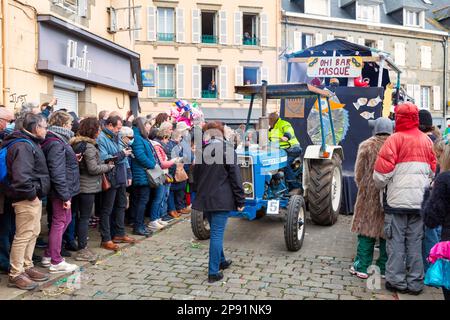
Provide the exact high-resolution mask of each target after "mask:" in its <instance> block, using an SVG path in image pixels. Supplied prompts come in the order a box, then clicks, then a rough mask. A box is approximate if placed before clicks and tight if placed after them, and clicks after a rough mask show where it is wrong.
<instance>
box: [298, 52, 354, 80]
mask: <svg viewBox="0 0 450 320" xmlns="http://www.w3.org/2000/svg"><path fill="white" fill-rule="evenodd" d="M362 68H363V61H362V58H361V57H312V58H309V59H308V70H307V74H308V77H310V78H316V77H318V78H357V77H360V76H361V72H362Z"/></svg>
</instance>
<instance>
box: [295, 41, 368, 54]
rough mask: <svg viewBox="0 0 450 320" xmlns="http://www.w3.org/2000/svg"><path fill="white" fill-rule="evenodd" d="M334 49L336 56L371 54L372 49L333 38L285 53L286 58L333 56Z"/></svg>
mask: <svg viewBox="0 0 450 320" xmlns="http://www.w3.org/2000/svg"><path fill="white" fill-rule="evenodd" d="M334 51H336V55H337V56H354V55H356V53H358V55H359V56H361V57H370V56H372V49H371V48H369V47H366V46H362V45H359V44H356V43H352V42H348V41H347V40H342V39H334V40H330V41H326V42H324V43H322V44H320V45H318V46H314V47H310V48H307V49H305V50H302V51H298V52H294V53H292V54H290V55H287V58H309V57H312V56H314V57H318V56H319V57H320V56H322V57H328V56H333V54H334Z"/></svg>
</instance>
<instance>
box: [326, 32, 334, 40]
mask: <svg viewBox="0 0 450 320" xmlns="http://www.w3.org/2000/svg"><path fill="white" fill-rule="evenodd" d="M331 40H334V35H332V34H331V33H329V34H328V35H327V41H331Z"/></svg>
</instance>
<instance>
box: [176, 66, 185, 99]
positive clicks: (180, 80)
mask: <svg viewBox="0 0 450 320" xmlns="http://www.w3.org/2000/svg"><path fill="white" fill-rule="evenodd" d="M184 97H185V94H184V65H182V64H177V98H178V99H181V98H184Z"/></svg>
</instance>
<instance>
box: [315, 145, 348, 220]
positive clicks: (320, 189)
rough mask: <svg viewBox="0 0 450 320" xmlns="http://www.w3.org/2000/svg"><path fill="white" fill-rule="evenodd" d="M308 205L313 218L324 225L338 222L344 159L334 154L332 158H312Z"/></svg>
mask: <svg viewBox="0 0 450 320" xmlns="http://www.w3.org/2000/svg"><path fill="white" fill-rule="evenodd" d="M309 176H310V183H309V189H308V207H309V212H310V214H311V220H312V221H313V222H314V223H316V224H318V225H322V226H330V225H333V224H335V223H336V221H337V219H338V216H339V210H340V209H341V201H342V190H343V179H342V160H341V157H340V156H339V155H338V154H336V153H335V154H333V158H332V159H331V160H311V162H310V173H309Z"/></svg>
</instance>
